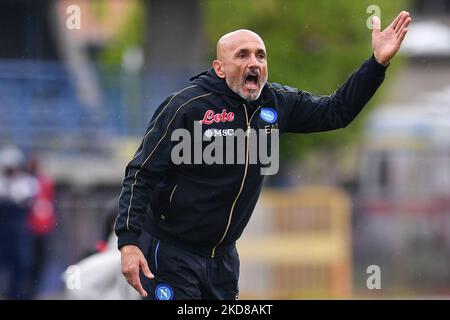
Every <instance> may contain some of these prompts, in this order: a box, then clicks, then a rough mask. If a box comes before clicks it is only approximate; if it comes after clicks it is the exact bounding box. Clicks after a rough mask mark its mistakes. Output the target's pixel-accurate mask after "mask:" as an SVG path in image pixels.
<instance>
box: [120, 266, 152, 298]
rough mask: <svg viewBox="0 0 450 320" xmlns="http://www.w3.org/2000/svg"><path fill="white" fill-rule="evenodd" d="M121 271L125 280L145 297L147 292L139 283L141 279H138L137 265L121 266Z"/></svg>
mask: <svg viewBox="0 0 450 320" xmlns="http://www.w3.org/2000/svg"><path fill="white" fill-rule="evenodd" d="M122 273H123V275H124V276H125V279H127V282H128V283H129V284H130V285H131V286H132V287H133V288H134V289H136V291H137V292H139V294H140V295H141V296H143V297H147V292H146V291H145V290H144V288H143V287H142V284H141V280H140V279H139V266H138V265H129V266H126V267H123V268H122Z"/></svg>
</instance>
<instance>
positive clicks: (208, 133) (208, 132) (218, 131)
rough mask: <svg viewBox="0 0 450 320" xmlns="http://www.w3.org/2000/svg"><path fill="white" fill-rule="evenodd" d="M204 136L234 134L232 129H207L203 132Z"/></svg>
mask: <svg viewBox="0 0 450 320" xmlns="http://www.w3.org/2000/svg"><path fill="white" fill-rule="evenodd" d="M204 135H205V137H207V138H211V137H226V136H232V135H234V129H208V130H206V131H205V133H204Z"/></svg>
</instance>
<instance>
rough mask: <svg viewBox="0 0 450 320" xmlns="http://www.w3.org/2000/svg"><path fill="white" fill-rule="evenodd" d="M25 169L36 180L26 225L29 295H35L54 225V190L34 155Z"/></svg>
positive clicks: (39, 283)
mask: <svg viewBox="0 0 450 320" xmlns="http://www.w3.org/2000/svg"><path fill="white" fill-rule="evenodd" d="M26 169H27V172H28V174H30V175H31V176H33V177H35V179H36V181H37V192H36V195H35V197H34V199H33V201H32V203H31V207H30V210H29V212H28V214H27V226H28V228H29V230H30V233H31V257H30V265H31V273H30V277H31V280H32V285H31V289H30V290H31V292H30V295H31V296H35V294H37V292H38V290H39V286H40V285H41V278H42V275H43V269H44V266H45V262H46V255H47V252H48V250H49V248H48V246H49V237H50V235H51V233H52V231H53V230H54V229H55V226H56V212H55V205H54V201H55V190H54V183H53V180H52V179H51V178H50V177H49V176H47V175H46V174H44V173H43V171H42V169H41V167H40V163H39V159H38V157H37V156H36V155H33V154H32V155H30V156H29V158H28V160H27V164H26Z"/></svg>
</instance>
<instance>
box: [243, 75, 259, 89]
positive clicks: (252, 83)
mask: <svg viewBox="0 0 450 320" xmlns="http://www.w3.org/2000/svg"><path fill="white" fill-rule="evenodd" d="M244 83H245V85H246V86H247V88H248V89H251V90H252V89H258V74H257V73H256V72H249V73H248V74H247V75H246V76H245V80H244Z"/></svg>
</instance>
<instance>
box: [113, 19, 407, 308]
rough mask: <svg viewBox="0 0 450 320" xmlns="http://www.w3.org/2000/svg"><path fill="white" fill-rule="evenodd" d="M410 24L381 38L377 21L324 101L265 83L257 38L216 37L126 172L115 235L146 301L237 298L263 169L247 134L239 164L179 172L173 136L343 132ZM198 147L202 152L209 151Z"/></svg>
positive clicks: (395, 26)
mask: <svg viewBox="0 0 450 320" xmlns="http://www.w3.org/2000/svg"><path fill="white" fill-rule="evenodd" d="M410 21H411V18H410V15H409V13H408V12H404V11H403V12H401V13H400V14H399V15H398V16H397V17H396V18H395V20H394V21H393V22H392V23H391V25H390V26H389V27H387V28H386V29H385V30H384V31H381V30H380V25H381V21H380V19H379V18H377V17H375V18H374V20H373V22H374V28H373V32H372V49H373V54H372V56H371V57H370V58H369V59H368V60H367V61H365V62H364V63H363V64H362V66H361V67H360V68H359V69H358V70H356V71H355V72H354V73H353V74H352V75H351V76H350V78H349V79H348V80H347V81H346V82H345V83H344V84H343V85H342V86H341V87H340V88H339V89H338V90H336V91H335V93H334V94H332V95H330V96H316V95H313V94H311V93H308V92H306V91H302V90H298V89H294V88H291V87H288V86H284V85H280V84H277V83H269V82H267V79H268V67H267V52H266V49H265V45H264V42H263V40H262V39H261V37H260V36H259V35H257V34H256V33H254V32H252V31H249V30H237V31H234V32H231V33H228V34H226V35H224V36H223V37H221V38H220V40H219V41H218V43H217V58H216V60H214V61H213V63H212V68H211V69H210V70H209V71H207V72H203V73H201V74H199V75H197V76H194V77H193V78H191V81H192V85H190V86H189V87H186V88H184V89H182V90H181V91H179V92H177V93H174V94H172V95H170V96H169V97H168V98H167V99H166V100H165V101H164V102H162V104H161V105H160V106H159V107H158V109H157V110H156V112H155V114H154V116H153V118H152V120H151V121H150V124H149V126H148V128H147V131H146V134H145V136H144V138H143V141H142V143H141V145H140V147H139V149H138V150H137V152H136V154H135V156H134V158H133V159H132V160H131V161H130V162H129V164H128V166H127V167H126V171H125V178H124V180H123V188H122V192H121V195H120V197H119V214H118V216H117V220H116V226H115V230H116V234H117V236H118V247H119V249H120V252H121V256H122V273H123V274H124V276H125V278H126V279H127V281H128V283H129V284H130V285H131V286H133V287H134V288H135V289H136V290H137V291H138V292H139V293H140V294H141V295H142V296H143V297H147V298H149V299H159V300H170V299H237V297H238V294H239V291H238V278H239V264H240V262H239V256H238V253H237V251H236V247H235V244H236V241H237V240H238V239H239V237H240V236H241V234H242V232H243V230H244V228H245V226H246V225H247V223H248V221H249V219H250V216H251V214H252V212H253V209H254V207H255V205H256V202H257V199H258V196H259V194H260V191H261V188H262V183H263V175H261V174H260V169H261V168H262V167H263V164H262V163H261V162H258V163H256V164H249V151H248V150H249V147H248V145H249V144H250V143H249V140H250V135H248V134H247V136H246V138H245V140H246V141H245V144H244V148H246V149H245V150H246V151H245V152H246V157H245V162H244V163H240V164H220V163H213V164H210V165H207V164H205V163H203V162H202V163H200V164H191V163H184V162H183V163H181V164H179V163H177V164H176V163H174V161H173V155H172V151H173V148H174V146H175V143H174V142H173V141H172V139H171V136H172V133H174V132H175V130H176V129H179V128H184V129H186V130H188V131H189V133H190V134H191V136H192V134H193V135H194V138H195V131H194V127H195V125H194V123H198V122H200V123H202V127H201V130H202V131H201V136H204V135H209V136H210V137H211V135H213V134H214V132H218V134H217V136H220V138H222V137H221V135H222V134H223V132H225V133H230V132H236V131H237V130H243V131H245V132H246V133H249V132H250V129H255V130H260V129H262V131H263V132H264V131H265V132H266V134H267V135H270V134H272V130H279V131H280V132H281V133H284V132H294V133H310V132H319V131H329V130H334V129H338V128H343V127H345V126H347V125H348V124H349V123H350V122H351V121H352V120H353V119H354V118H355V117H356V116H357V115H358V113H359V112H360V111H361V110H362V108H363V107H364V106H365V105H366V103H367V102H368V101H369V100H370V98H371V97H372V96H373V95H374V93H375V92H376V90H377V89H378V87H379V86H380V85H381V83H382V82H383V80H384V77H385V70H386V69H387V67H388V65H389V63H390V61H391V59H392V58H393V57H394V56H395V54H396V53H397V51H398V50H399V48H400V46H401V43H402V41H403V39H404V38H405V35H406V33H407V30H408V29H407V28H408V25H409V23H410ZM215 130H216V131H215ZM230 130H231V131H230ZM203 142H204V141H200V151H204V150H206V148H207V147H208V146H209V145H207V144H205V143H203ZM197 143H198V141H195V143H194V152H195V144H197ZM261 249H262V250H264V248H261ZM149 266H150V267H149ZM140 271H142V273H143V275H145V276H142V274H140Z"/></svg>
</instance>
